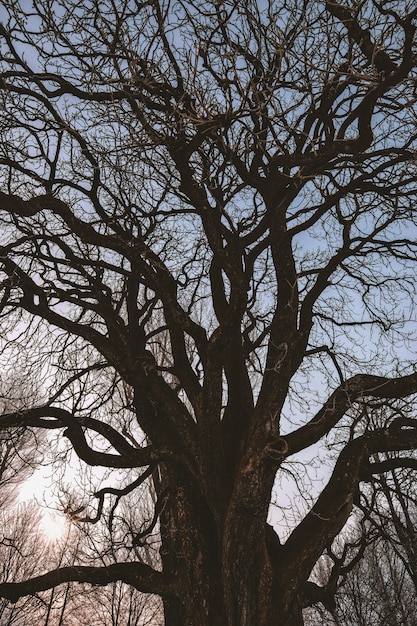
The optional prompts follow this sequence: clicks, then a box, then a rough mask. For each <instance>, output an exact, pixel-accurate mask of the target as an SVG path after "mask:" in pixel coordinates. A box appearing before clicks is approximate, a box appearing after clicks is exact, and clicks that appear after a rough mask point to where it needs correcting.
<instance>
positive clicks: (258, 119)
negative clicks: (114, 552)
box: [0, 0, 417, 626]
mask: <svg viewBox="0 0 417 626" xmlns="http://www.w3.org/2000/svg"><path fill="white" fill-rule="evenodd" d="M416 18H417V10H416V9H415V5H414V3H413V2H411V0H410V1H408V0H401V1H400V2H395V3H394V2H384V3H382V2H378V1H377V0H364V1H363V2H358V1H356V0H340V1H330V0H328V1H323V2H321V1H319V2H316V1H314V2H313V1H311V0H303V2H298V1H295V0H277V1H272V0H269V1H268V0H267V1H265V2H256V1H252V0H243V1H239V2H237V1H236V2H234V1H226V2H219V1H217V0H207V1H206V0H205V1H204V2H200V1H197V2H192V3H191V2H182V1H181V0H178V1H176V2H172V3H171V2H169V0H167V1H166V2H165V0H145V1H144V2H139V0H105V1H104V2H98V1H97V0H84V1H82V2H78V1H77V2H73V1H72V0H61V1H60V0H57V1H55V0H47V1H46V2H42V5H40V3H38V2H37V1H36V0H32V2H31V3H30V2H21V3H19V2H15V1H14V0H11V1H8V0H7V1H6V2H3V3H2V9H1V22H2V24H1V27H0V36H1V48H0V58H1V83H0V86H1V99H2V101H1V106H2V109H1V121H0V128H1V132H2V143H1V146H0V172H1V174H0V176H1V178H0V180H1V192H0V232H1V246H0V266H1V272H2V295H1V300H0V304H1V333H2V335H1V336H2V338H4V340H3V339H2V342H3V343H2V346H3V347H2V350H3V352H2V354H3V357H4V365H3V367H4V368H5V370H6V371H7V368H9V369H11V368H14V369H24V371H25V372H26V374H27V375H28V376H31V377H32V378H34V379H38V380H40V381H42V383H43V390H42V393H43V394H44V395H43V397H45V398H47V399H46V400H45V401H42V402H41V403H39V402H38V403H34V405H33V406H32V407H30V408H27V409H25V410H19V411H7V412H5V413H4V414H3V416H2V417H1V421H0V425H1V427H2V428H3V429H19V428H21V429H23V430H24V429H26V428H29V427H30V428H31V429H35V430H36V429H39V430H45V429H46V430H49V431H51V432H52V434H53V431H55V432H59V433H60V434H61V435H62V434H63V435H64V439H63V438H62V436H61V438H58V439H57V438H56V439H55V443H54V444H53V446H54V448H53V450H54V451H55V453H56V458H57V463H58V462H59V461H60V460H61V461H62V462H64V461H65V459H66V458H68V459H69V458H71V457H70V456H69V455H70V454H72V456H74V453H75V454H76V455H77V456H78V457H79V459H80V460H81V462H82V463H83V464H85V465H87V466H92V467H95V466H99V467H102V468H108V470H109V474H108V482H107V483H106V484H105V486H104V487H101V488H100V489H94V488H93V487H92V488H91V490H90V491H95V496H96V498H95V502H96V508H95V509H94V506H93V504H94V498H92V500H93V503H92V504H89V503H88V497H89V495H91V496H92V495H93V494H92V493H89V488H88V484H85V481H84V483H83V484H81V485H80V487H83V489H84V490H85V492H84V494H83V496H80V498H79V500H80V502H79V503H77V506H74V507H72V514H73V516H78V517H79V518H82V519H85V520H86V523H88V521H89V522H90V523H94V522H95V521H96V520H97V519H98V518H103V519H106V520H107V522H106V523H107V525H108V528H109V532H110V535H111V538H112V542H114V545H116V546H117V545H119V543H118V542H123V545H124V547H125V548H126V549H129V550H130V552H129V554H131V555H132V554H133V555H135V552H134V551H135V549H139V550H142V551H145V550H146V549H147V548H146V546H147V541H148V538H151V537H152V536H154V535H155V533H159V536H160V542H161V545H160V564H158V562H156V565H155V566H153V567H152V566H150V565H149V564H147V563H144V562H143V559H142V557H141V556H140V552H139V555H138V556H135V558H129V559H128V560H125V561H120V560H118V561H116V562H113V563H111V564H107V563H106V564H104V565H103V566H102V567H99V566H97V564H95V565H91V566H89V565H83V566H81V565H80V566H66V567H62V568H59V569H55V570H52V571H48V572H46V573H45V574H44V575H43V576H35V577H33V578H30V579H28V580H26V581H19V582H15V583H11V582H5V583H3V584H1V585H0V595H2V596H3V597H5V598H8V599H10V600H11V601H16V600H17V599H18V598H19V597H21V596H24V595H28V594H33V593H35V592H38V591H40V590H44V589H48V588H51V587H55V586H57V585H60V584H64V583H67V582H69V581H73V582H80V583H91V584H93V585H97V584H99V585H104V584H106V583H111V582H114V581H121V582H122V583H124V584H127V585H130V586H132V587H134V588H135V589H136V590H139V591H142V592H145V593H154V594H158V595H159V596H160V597H161V598H162V600H163V604H164V611H165V622H166V624H167V626H174V625H177V626H180V625H181V626H184V625H187V626H188V625H190V624H195V625H197V624H198V626H208V625H213V626H214V625H219V626H220V625H222V626H224V625H227V626H256V625H259V626H260V625H262V626H272V624H273V625H274V626H277V625H290V624H291V625H296V624H301V623H302V609H303V607H305V606H308V605H312V604H315V603H317V602H322V601H324V602H325V603H326V604H327V605H328V606H331V602H332V599H331V596H332V594H333V587H328V586H326V585H325V586H324V588H322V587H320V586H318V585H315V584H313V583H311V582H310V583H309V582H308V579H309V576H310V573H311V571H312V569H313V567H314V565H315V564H316V562H317V560H318V559H319V557H320V556H321V555H322V554H323V552H324V551H325V550H326V548H327V547H328V546H329V545H330V544H331V542H332V540H333V539H334V537H336V536H337V535H338V533H339V532H340V531H341V529H342V528H343V527H344V525H345V524H346V521H347V520H348V518H349V515H350V513H351V511H352V507H353V502H354V500H357V498H358V491H360V489H361V481H362V480H368V478H369V475H372V474H373V472H374V470H375V471H376V472H378V471H380V470H381V467H380V465H379V466H378V467H377V468H374V467H373V465H372V463H374V462H375V461H374V459H375V455H377V454H383V453H387V452H390V451H391V452H393V451H395V452H398V453H399V455H398V458H399V461H398V464H399V465H401V463H404V464H407V454H408V453H407V451H410V450H414V449H416V448H417V423H416V422H415V421H414V420H413V419H411V413H410V412H409V410H410V407H409V402H410V401H411V396H412V394H414V393H415V392H416V391H417V373H416V372H415V371H414V370H413V367H412V365H413V363H412V360H413V359H412V353H411V351H410V348H409V346H408V344H407V340H409V339H410V337H411V333H412V326H411V320H412V317H413V314H414V311H413V301H414V296H415V271H416V269H415V262H416V258H417V254H416V252H417V251H416V244H415V233H416V223H415V222H416V219H415V218H416V212H415V187H416V179H417V170H416V158H415V155H416V152H415V150H416V130H417V129H416V118H415V105H416V92H415V78H416V72H415V66H416V49H415V29H416ZM23 353H24V354H25V355H28V356H27V358H26V359H24V360H23V362H22V360H21V359H20V356H19V355H21V354H23ZM376 400H378V401H379V402H381V403H382V404H384V403H386V402H388V401H389V403H390V407H392V411H391V412H390V413H389V415H388V417H387V419H386V421H385V422H384V423H383V424H378V425H375V424H373V423H372V422H371V421H369V420H368V419H367V412H366V407H367V406H368V404H369V403H370V402H374V401H376ZM399 411H401V414H400V413H398V412H399ZM65 440H66V441H67V446H68V447H65ZM51 442H52V440H51ZM326 443H327V444H328V445H331V446H332V455H333V458H336V461H335V463H333V467H332V471H331V476H327V478H326V479H325V480H326V481H327V482H326V484H325V486H324V488H323V489H322V490H321V493H320V494H315V493H310V490H309V487H308V482H307V479H308V478H309V477H310V478H311V477H313V476H312V474H311V473H310V470H315V469H317V468H320V467H323V468H324V469H323V472H322V478H323V479H324V475H325V471H326V467H327V466H326V464H325V459H326V458H327V456H328V455H327V452H326V448H325V444H326ZM51 445H52V443H51ZM310 446H316V447H315V449H314V455H315V464H314V467H313V463H312V464H311V467H310V465H309V464H306V463H304V466H303V465H302V463H303V460H304V461H305V459H306V456H305V455H306V453H305V451H306V450H307V449H308V448H310ZM70 449H72V451H73V452H72V453H71V452H70ZM401 459H405V460H401ZM297 461H298V462H300V463H301V465H300V466H299V467H300V468H301V469H299V470H298V471H299V476H300V481H301V482H300V483H299V486H300V487H301V490H302V491H304V493H305V494H306V496H309V497H310V499H311V504H310V506H309V507H308V509H307V510H306V511H305V515H303V516H302V517H301V518H298V519H295V520H294V526H293V528H292V529H291V533H290V534H289V536H288V537H287V539H286V541H285V542H284V541H283V540H282V538H281V540H280V538H279V536H278V535H279V532H280V529H279V527H278V526H277V525H276V527H275V529H274V528H273V527H272V525H270V524H268V523H267V521H268V512H269V510H270V503H271V494H272V493H273V490H274V484H275V485H276V492H275V494H274V502H275V507H277V508H276V509H275V510H279V507H280V502H282V501H283V500H282V494H281V493H280V485H281V484H284V483H283V482H281V481H282V479H283V477H285V476H287V475H288V472H292V471H293V467H294V463H296V462H297ZM112 476H113V477H112ZM106 480H107V478H106ZM150 482H152V483H153V486H154V489H155V494H156V496H155V501H154V511H153V512H152V514H150V515H149V516H147V519H144V520H143V523H142V524H140V525H137V527H133V528H132V527H130V526H129V525H126V523H125V521H124V519H123V517H122V516H120V515H119V511H120V506H121V502H122V501H123V498H124V497H125V496H127V495H128V494H130V493H132V492H133V490H136V489H137V490H140V489H141V488H145V487H146V490H147V485H148V484H149V483H150ZM284 495H285V494H284ZM306 502H308V501H306ZM295 517H297V515H296V516H295ZM269 521H270V522H271V523H273V522H274V519H272V516H271V518H270V519H269ZM97 528H98V527H97Z"/></svg>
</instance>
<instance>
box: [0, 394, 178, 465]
mask: <svg viewBox="0 0 417 626" xmlns="http://www.w3.org/2000/svg"><path fill="white" fill-rule="evenodd" d="M19 426H31V427H35V428H44V429H49V430H54V429H57V428H65V429H66V430H65V432H64V436H66V437H68V439H69V440H70V442H71V444H72V445H73V447H74V450H75V452H76V453H77V455H78V456H79V458H80V459H81V460H83V461H85V463H88V464H89V465H101V466H104V467H115V468H116V467H119V468H130V467H141V466H143V465H150V464H153V463H155V462H156V461H158V460H160V459H162V458H165V459H168V458H170V456H172V454H170V452H169V451H168V450H164V451H160V450H156V449H155V448H154V447H153V446H147V447H146V448H134V447H133V446H131V445H130V444H129V443H128V442H127V441H126V439H125V438H124V437H123V436H122V435H120V433H118V432H117V431H116V430H115V429H114V428H112V427H111V426H109V425H108V424H105V423H103V422H99V421H98V420H95V419H93V418H88V417H80V418H77V417H75V416H74V415H73V414H72V413H70V412H69V411H66V410H65V409H61V408H59V407H48V406H42V407H34V408H32V409H26V410H24V411H18V412H15V413H5V414H4V415H2V416H0V430H2V429H5V428H12V427H19ZM83 427H85V428H87V429H91V430H94V431H95V432H97V433H99V434H100V435H101V436H102V437H104V438H105V439H106V440H107V441H108V442H109V443H110V444H111V445H112V447H113V448H115V449H116V450H117V451H118V452H119V453H120V454H119V455H116V454H110V453H107V452H99V451H97V450H93V449H92V448H91V447H90V446H89V445H88V443H87V441H86V438H85V434H84V430H83Z"/></svg>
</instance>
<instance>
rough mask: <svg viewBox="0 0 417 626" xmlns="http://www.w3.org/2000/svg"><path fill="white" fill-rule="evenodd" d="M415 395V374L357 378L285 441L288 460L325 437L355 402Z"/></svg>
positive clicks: (351, 380) (344, 384)
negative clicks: (366, 398)
mask: <svg viewBox="0 0 417 626" xmlns="http://www.w3.org/2000/svg"><path fill="white" fill-rule="evenodd" d="M413 393H417V372H415V373H414V374H410V375H409V376H403V377H401V378H385V377H383V376H372V375H371V374H357V375H356V376H353V377H352V378H350V379H349V380H347V381H346V382H345V383H343V384H342V385H340V387H339V388H338V389H336V391H334V392H333V393H332V395H331V396H330V397H329V399H328V400H327V402H326V403H325V404H324V406H323V408H322V409H321V410H320V411H319V412H318V413H317V414H316V415H315V416H314V417H313V419H312V420H311V421H310V422H308V424H305V425H304V426H302V427H301V428H298V429H297V430H295V431H294V432H292V433H290V434H289V435H287V436H286V437H285V440H286V442H287V444H288V456H290V455H291V454H295V453H296V452H299V451H300V450H304V449H305V448H307V447H308V446H311V445H312V444H313V443H316V442H317V441H319V439H321V437H323V436H324V435H326V434H327V433H328V432H329V431H330V430H331V429H332V428H333V427H334V426H335V425H336V424H337V423H338V421H339V420H340V419H341V418H342V417H343V415H344V414H345V412H346V411H347V410H348V409H349V407H351V406H352V404H353V403H354V402H356V401H357V400H358V399H360V398H363V397H366V396H369V397H373V398H403V397H405V396H409V395H411V394H413Z"/></svg>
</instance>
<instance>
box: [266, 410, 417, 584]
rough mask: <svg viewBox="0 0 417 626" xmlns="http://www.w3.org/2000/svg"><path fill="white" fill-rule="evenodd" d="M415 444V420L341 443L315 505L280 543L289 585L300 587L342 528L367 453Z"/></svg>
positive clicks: (282, 570)
mask: <svg viewBox="0 0 417 626" xmlns="http://www.w3.org/2000/svg"><path fill="white" fill-rule="evenodd" d="M416 446H417V422H416V425H415V427H413V428H410V427H408V428H404V429H399V428H394V429H392V428H391V429H388V428H384V429H378V430H376V431H374V432H369V433H367V434H365V435H362V436H361V437H358V438H357V439H354V440H352V441H350V442H349V443H348V444H347V445H346V446H345V447H344V449H343V450H342V452H341V454H340V456H339V458H338V460H337V462H336V465H335V468H334V470H333V473H332V476H331V478H330V480H329V482H328V483H327V485H326V487H325V488H324V489H323V491H322V493H321V494H320V496H319V498H318V499H317V501H316V503H315V505H314V506H313V508H312V509H311V511H310V512H309V513H308V514H307V515H306V517H305V518H304V519H303V520H302V521H301V522H300V524H299V525H298V526H297V527H296V528H295V529H294V531H293V532H292V533H291V535H290V537H289V538H288V540H287V542H286V543H285V545H284V546H283V549H282V553H281V563H278V564H277V567H278V571H279V572H280V575H281V576H282V577H283V578H285V579H286V580H290V581H291V586H292V585H295V587H299V585H300V584H301V582H302V580H303V579H305V578H306V577H308V575H309V573H310V572H311V569H312V568H313V566H314V564H315V563H316V561H317V559H318V558H319V556H320V555H321V554H322V553H323V551H324V549H325V548H326V546H327V545H328V543H329V542H331V541H332V540H333V539H334V537H335V536H336V535H337V534H338V533H339V532H340V531H341V530H342V528H343V526H344V525H345V523H346V521H347V519H348V517H349V515H350V513H351V511H352V507H353V502H354V499H355V495H356V493H357V490H358V485H359V482H360V480H361V474H362V468H363V467H364V466H365V467H367V466H368V464H369V457H370V456H371V455H373V454H376V453H378V452H390V451H402V450H412V449H414V448H415V447H416ZM301 563H302V565H300V564H301Z"/></svg>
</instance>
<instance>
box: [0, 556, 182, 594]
mask: <svg viewBox="0 0 417 626" xmlns="http://www.w3.org/2000/svg"><path fill="white" fill-rule="evenodd" d="M117 580H121V581H122V582H124V583H126V584H128V585H132V586H133V587H135V589H138V590H139V591H143V592H144V593H156V594H160V595H164V594H167V593H172V591H173V586H172V583H171V582H170V581H169V580H168V578H167V577H166V576H165V575H164V574H162V573H161V572H157V571H156V570H154V569H152V568H151V567H149V566H148V565H145V564H144V563H114V564H113V565H108V566H107V567H87V566H72V567H62V568H59V569H55V570H52V571H50V572H48V573H47V574H43V575H42V576H36V577H35V578H31V579H29V580H25V581H22V582H19V583H1V584H0V596H1V597H2V598H7V600H10V602H17V600H18V599H19V598H21V597H22V596H28V595H34V594H35V593H38V592H39V591H45V590H46V589H52V588H53V587H57V586H58V585H62V584H63V583H68V582H79V583H89V584H91V585H107V584H109V583H112V582H115V581H117Z"/></svg>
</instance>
